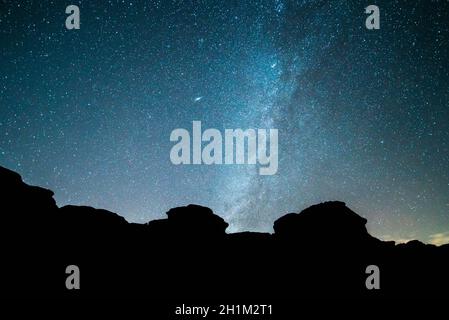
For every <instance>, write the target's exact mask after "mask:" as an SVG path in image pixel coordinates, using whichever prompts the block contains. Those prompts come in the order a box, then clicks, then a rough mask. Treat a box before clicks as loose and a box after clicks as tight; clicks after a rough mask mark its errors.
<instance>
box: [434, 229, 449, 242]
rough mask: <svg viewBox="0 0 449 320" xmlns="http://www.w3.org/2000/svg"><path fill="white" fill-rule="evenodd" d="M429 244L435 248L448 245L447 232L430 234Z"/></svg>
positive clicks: (448, 234)
mask: <svg viewBox="0 0 449 320" xmlns="http://www.w3.org/2000/svg"><path fill="white" fill-rule="evenodd" d="M429 242H430V243H431V244H434V245H436V246H441V245H443V244H446V243H449V231H448V232H442V233H435V234H431V235H430V236H429Z"/></svg>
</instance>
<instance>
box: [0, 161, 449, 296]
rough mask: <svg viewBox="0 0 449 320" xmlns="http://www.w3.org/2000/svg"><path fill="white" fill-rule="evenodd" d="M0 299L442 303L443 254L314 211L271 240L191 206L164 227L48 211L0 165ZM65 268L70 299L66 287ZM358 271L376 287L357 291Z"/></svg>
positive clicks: (38, 194)
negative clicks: (77, 275)
mask: <svg viewBox="0 0 449 320" xmlns="http://www.w3.org/2000/svg"><path fill="white" fill-rule="evenodd" d="M0 197H1V198H0V208H1V213H2V227H1V240H2V252H3V255H4V256H3V259H2V260H3V261H4V262H2V264H1V265H2V267H1V268H2V270H1V271H2V275H4V279H5V281H4V282H3V283H2V286H0V288H1V291H2V295H8V296H20V297H23V296H27V297H67V298H74V297H151V298H153V299H186V298H189V299H192V298H206V299H220V298H222V299H229V298H234V299H237V298H251V299H257V298H276V299H279V298H303V297H306V298H308V297H329V298H336V297H337V298H341V297H357V298H383V297H393V298H394V297H400V298H404V297H415V298H416V297H426V298H442V297H444V296H445V295H447V293H446V292H447V288H448V285H449V275H448V271H447V270H449V263H448V261H449V245H445V246H441V247H436V246H433V245H425V244H422V243H420V242H419V241H411V242H409V243H407V244H401V245H395V244H394V242H385V241H381V240H378V239H376V238H374V237H372V236H371V235H370V234H369V233H368V232H367V230H366V227H365V224H366V222H367V221H366V219H364V218H362V217H360V216H359V215H357V214H356V213H355V212H353V211H352V210H350V209H349V208H348V207H347V206H346V205H345V204H344V203H343V202H338V201H335V202H325V203H321V204H317V205H314V206H311V207H310V208H307V209H305V210H303V211H302V212H301V213H290V214H287V215H285V216H283V217H281V218H279V219H278V220H276V221H275V222H274V233H273V234H269V233H254V232H242V233H233V234H227V233H226V228H227V227H228V224H227V223H226V222H225V221H224V220H223V219H222V218H221V217H219V216H217V215H215V214H214V213H213V212H212V210H210V209H209V208H206V207H202V206H198V205H188V206H185V207H179V208H174V209H171V210H169V211H168V212H167V218H166V219H161V220H154V221H150V222H148V223H146V224H136V223H128V222H127V221H126V220H125V219H124V218H123V217H121V216H119V215H117V214H115V213H112V212H109V211H106V210H101V209H94V208H90V207H79V206H65V207H62V208H58V207H57V206H56V203H55V201H54V199H53V192H52V191H50V190H46V189H43V188H40V187H33V186H28V185H27V184H25V183H24V182H23V181H22V179H21V177H20V176H19V175H18V174H17V173H15V172H12V171H10V170H8V169H5V168H3V167H0ZM68 265H77V266H78V267H79V268H80V271H81V277H82V287H81V289H80V290H67V288H66V287H65V279H66V277H67V275H66V274H65V268H66V267H67V266H68ZM368 265H376V266H378V267H379V268H380V284H381V285H380V290H368V289H367V288H366V286H365V280H366V278H367V277H368V275H367V274H366V273H365V269H366V267H367V266H368Z"/></svg>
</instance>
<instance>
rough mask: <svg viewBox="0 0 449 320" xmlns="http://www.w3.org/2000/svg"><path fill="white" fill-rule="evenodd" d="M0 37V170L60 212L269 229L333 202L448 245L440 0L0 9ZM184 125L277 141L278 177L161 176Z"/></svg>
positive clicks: (448, 80) (443, 10) (447, 101)
mask: <svg viewBox="0 0 449 320" xmlns="http://www.w3.org/2000/svg"><path fill="white" fill-rule="evenodd" d="M70 4H74V5H78V6H79V8H80V11H81V28H80V30H67V29H66V28H65V19H66V17H67V16H68V15H67V14H66V13H65V8H66V7H67V6H68V5H70ZM370 4H375V5H378V6H379V8H380V15H381V20H380V30H367V29H366V27H365V19H366V17H367V16H368V15H367V14H365V7H367V6H368V5H370ZM0 42H1V51H0V52H1V59H0V165H2V166H5V167H7V168H10V169H12V170H15V171H17V172H19V173H20V174H21V175H22V176H23V178H24V180H25V181H26V182H27V183H29V184H34V185H40V186H43V187H46V188H49V189H51V190H53V191H54V192H55V198H56V200H57V203H58V205H60V206H62V205H66V204H77V205H78V204H79V205H81V204H82V205H90V206H94V207H99V208H105V209H108V210H111V211H114V212H117V213H119V214H121V215H123V216H124V217H125V218H126V219H127V220H128V221H133V222H147V221H149V220H152V219H155V218H162V217H164V216H165V212H166V211H167V210H168V209H170V208H172V207H176V206H181V205H186V204H189V203H197V204H201V205H205V206H208V207H210V208H212V209H213V210H214V212H215V213H217V214H219V215H220V216H222V217H223V218H225V219H226V220H227V221H228V222H230V224H231V226H230V228H228V231H241V230H253V231H254V230H256V231H271V230H272V229H271V228H272V224H273V221H274V220H275V219H276V218H278V217H279V216H281V215H284V214H286V213H288V212H299V211H301V210H302V209H304V208H306V207H308V206H310V205H312V204H316V203H319V202H321V201H325V200H341V201H344V202H346V203H347V205H348V206H349V207H350V208H352V209H353V210H354V211H356V212H357V213H358V214H360V215H362V216H364V217H366V218H367V219H368V221H369V222H368V229H369V231H370V232H371V233H372V234H373V235H375V236H377V237H380V238H382V239H389V240H391V239H394V240H406V239H411V238H416V239H420V240H422V241H425V242H433V243H441V242H444V241H447V242H449V121H448V120H449V66H448V60H449V2H448V1H428V0H426V1H416V0H414V1H306V0H303V1H283V0H261V1H224V0H221V1H207V0H203V1H169V0H161V1H115V0H114V1H112V0H111V1H61V0H58V1H6V0H2V1H0ZM194 120H198V121H201V122H202V125H203V127H204V128H216V129H218V130H220V131H223V130H224V129H225V128H242V129H247V128H261V129H269V128H276V129H278V130H279V169H278V172H277V174H276V175H272V176H262V175H259V174H258V169H257V166H250V165H211V166H207V165H180V166H176V165H173V164H172V163H171V161H170V149H171V148H172V146H173V145H174V143H173V142H171V141H170V139H169V137H170V133H171V132H172V130H174V129H176V128H186V129H188V130H189V131H191V130H192V121H194ZM316 236H317V238H319V237H320V236H322V235H320V234H319V231H318V230H317V235H316Z"/></svg>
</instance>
